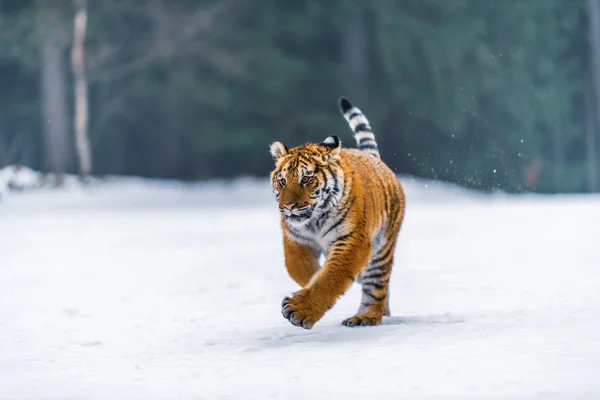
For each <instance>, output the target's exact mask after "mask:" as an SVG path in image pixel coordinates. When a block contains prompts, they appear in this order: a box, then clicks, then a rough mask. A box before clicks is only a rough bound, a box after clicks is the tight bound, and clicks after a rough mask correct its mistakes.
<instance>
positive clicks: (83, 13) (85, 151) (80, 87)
mask: <svg viewBox="0 0 600 400" xmlns="http://www.w3.org/2000/svg"><path fill="white" fill-rule="evenodd" d="M75 5H76V6H77V11H76V13H75V17H74V19H73V46H72V48H71V66H72V68H73V80H74V85H75V90H74V92H75V115H74V124H73V125H74V130H75V149H76V150H77V156H78V158H79V174H80V175H81V177H83V178H84V177H86V176H88V175H89V174H90V172H91V170H92V152H91V149H90V141H89V137H88V119H89V117H88V94H87V80H86V76H85V50H84V43H85V33H86V28H87V9H86V4H85V0H75Z"/></svg>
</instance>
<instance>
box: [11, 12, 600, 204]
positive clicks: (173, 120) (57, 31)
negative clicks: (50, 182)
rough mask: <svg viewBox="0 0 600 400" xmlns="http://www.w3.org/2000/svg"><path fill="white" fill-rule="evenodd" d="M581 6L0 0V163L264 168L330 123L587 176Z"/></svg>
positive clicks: (327, 131)
mask: <svg viewBox="0 0 600 400" xmlns="http://www.w3.org/2000/svg"><path fill="white" fill-rule="evenodd" d="M599 7H600V5H599V4H598V1H597V0H589V1H588V0H489V1H480V0H443V1H442V0H377V1H371V2H367V1H341V0H337V1H334V0H328V1H324V0H321V1H317V0H295V1H293V2H291V1H286V2H284V1H275V0H255V1H248V0H246V1H243V0H144V1H142V0H102V1H100V0H94V1H92V0H88V1H87V2H85V1H79V0H51V1H50V0H46V1H44V0H38V1H34V0H1V1H0V167H2V166H6V165H19V164H22V165H26V166H28V167H31V168H33V169H35V170H40V171H45V172H51V173H53V174H57V175H53V176H55V177H56V180H55V182H56V183H58V184H60V182H61V178H60V177H61V175H62V174H63V173H81V174H83V175H94V176H102V175H109V174H110V175H115V174H116V175H138V176H145V177H159V178H176V179H183V180H207V179H213V178H235V177H239V176H266V175H267V174H268V172H269V170H270V169H271V167H272V160H271V157H270V155H269V153H268V144H269V143H270V141H272V140H274V139H279V140H282V141H284V142H285V143H286V144H287V145H290V146H294V145H299V144H302V143H305V142H307V141H318V140H322V139H323V138H324V137H326V136H328V135H331V134H337V135H339V136H340V137H341V138H342V140H343V141H344V142H345V145H346V146H352V147H354V146H355V144H354V142H353V140H352V137H351V132H350V130H349V129H348V127H347V125H346V123H345V121H344V120H343V118H342V117H341V115H340V114H339V112H338V109H337V98H338V96H340V95H345V96H348V97H349V98H351V99H352V100H353V101H354V102H355V104H357V105H358V106H359V107H361V108H362V109H363V111H364V112H365V113H366V114H367V116H368V117H369V119H370V120H371V124H372V126H373V127H374V129H375V132H376V134H377V138H378V140H379V142H380V149H381V154H382V157H383V159H384V160H385V161H386V162H387V163H388V164H389V165H390V166H391V167H392V168H393V169H394V170H395V171H396V172H397V173H399V174H410V175H413V176H418V177H424V178H430V179H437V180H444V181H450V182H456V183H458V184H460V185H463V186H467V187H471V188H477V189H481V190H493V189H502V190H506V191H509V192H522V191H535V192H545V193H558V192H594V191H599V190H600V126H599V120H598V115H599V113H598V110H599V104H600V103H599V102H598V99H599V96H598V94H599V93H600V92H599V90H600V83H599V80H600V62H598V61H597V60H598V57H600V55H599V52H598V48H599V46H600V27H599V26H600V25H599V24H600V22H599V21H600V12H599V10H600V8H599Z"/></svg>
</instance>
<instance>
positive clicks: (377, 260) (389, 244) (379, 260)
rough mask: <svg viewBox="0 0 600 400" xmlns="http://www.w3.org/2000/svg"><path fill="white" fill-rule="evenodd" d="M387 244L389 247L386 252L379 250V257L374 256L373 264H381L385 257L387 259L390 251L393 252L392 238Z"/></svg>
mask: <svg viewBox="0 0 600 400" xmlns="http://www.w3.org/2000/svg"><path fill="white" fill-rule="evenodd" d="M386 245H387V246H386V247H387V250H386V251H385V253H383V254H381V252H379V253H378V255H379V256H378V257H377V258H374V259H373V260H371V265H377V264H379V263H380V262H382V261H383V260H385V259H387V258H388V256H389V255H390V253H391V252H392V250H393V249H394V245H393V244H392V241H391V240H390V241H388V242H387V243H386Z"/></svg>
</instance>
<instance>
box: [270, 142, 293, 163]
mask: <svg viewBox="0 0 600 400" xmlns="http://www.w3.org/2000/svg"><path fill="white" fill-rule="evenodd" d="M270 150H271V155H272V156H273V158H274V159H275V161H277V160H278V159H279V158H280V157H283V156H285V155H286V154H287V153H288V150H289V149H288V147H287V146H286V145H285V144H283V143H281V142H280V141H279V140H277V141H275V142H273V143H271V147H270Z"/></svg>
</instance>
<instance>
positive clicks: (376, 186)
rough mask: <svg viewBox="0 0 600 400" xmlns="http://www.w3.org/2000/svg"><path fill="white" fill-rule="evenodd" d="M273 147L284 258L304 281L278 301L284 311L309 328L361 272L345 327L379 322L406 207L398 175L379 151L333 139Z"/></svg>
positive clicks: (291, 271) (294, 274)
mask: <svg viewBox="0 0 600 400" xmlns="http://www.w3.org/2000/svg"><path fill="white" fill-rule="evenodd" d="M361 117H364V116H362V115H361ZM365 121H366V119H365ZM351 126H352V124H351ZM367 127H368V125H367ZM368 128H369V129H370V127H368ZM359 147H360V146H359ZM271 153H272V154H273V157H274V158H275V159H276V166H275V169H274V170H273V172H272V173H271V179H272V184H273V189H274V192H275V194H276V197H277V199H278V203H279V207H280V210H281V212H282V216H281V227H282V230H283V236H284V240H283V246H284V254H285V264H286V268H287V271H288V273H289V275H290V276H291V277H292V279H294V281H296V282H297V283H298V284H299V285H300V286H301V287H302V289H301V290H300V291H298V292H297V293H295V294H294V295H293V296H292V297H286V298H285V299H284V300H283V303H282V313H283V315H284V316H285V317H286V318H287V319H289V320H290V322H291V323H292V324H294V325H298V326H301V327H304V328H307V329H310V328H311V327H312V326H313V325H314V324H315V323H316V322H317V321H319V320H320V319H321V318H322V317H323V315H324V314H325V313H326V312H327V310H329V309H330V308H331V307H332V306H333V305H334V304H335V302H336V300H337V299H338V298H339V297H340V296H341V295H342V294H343V293H344V292H346V290H347V289H348V288H349V287H350V285H351V284H352V283H353V282H354V281H355V280H356V279H357V278H359V282H361V283H362V285H363V300H362V303H361V307H360V308H359V311H358V313H357V314H356V315H355V316H353V317H351V318H348V319H347V320H345V321H344V325H347V326H357V325H378V324H380V323H381V321H382V317H383V316H384V315H385V314H387V315H389V307H388V295H389V294H388V282H389V278H390V275H391V272H392V263H393V255H394V249H395V246H396V239H397V235H398V232H399V230H400V226H401V223H402V220H403V217H404V208H405V197H404V192H403V190H402V187H401V185H400V182H399V181H398V179H397V177H396V175H395V174H394V173H393V172H392V171H391V170H390V169H389V168H388V167H387V166H386V165H385V163H384V162H383V161H382V160H381V159H380V158H379V154H378V153H376V154H375V153H368V152H365V151H360V150H356V149H342V148H341V145H340V143H339V140H338V139H337V138H336V137H330V138H328V139H326V140H325V141H324V142H323V143H321V144H315V143H308V144H305V145H302V146H298V147H295V148H291V149H290V148H287V147H285V146H284V145H283V144H282V143H280V142H275V143H274V144H273V145H272V146H271ZM336 189H337V191H336ZM290 210H295V211H293V212H290ZM305 210H306V211H305ZM294 212H295V213H296V214H294ZM320 254H325V255H326V261H325V263H324V265H323V267H322V268H319V263H318V257H319V255H320ZM359 275H360V276H359Z"/></svg>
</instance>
